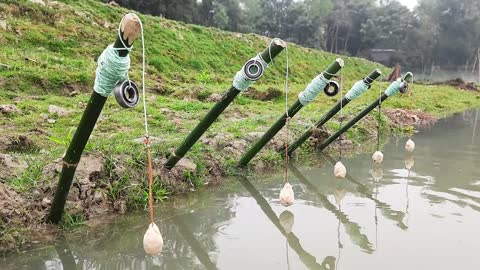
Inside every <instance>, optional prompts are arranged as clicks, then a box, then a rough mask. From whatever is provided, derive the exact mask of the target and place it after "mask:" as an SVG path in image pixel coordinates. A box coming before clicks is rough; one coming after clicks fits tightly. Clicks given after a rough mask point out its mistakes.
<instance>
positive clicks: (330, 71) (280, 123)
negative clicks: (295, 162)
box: [239, 58, 343, 166]
mask: <svg viewBox="0 0 480 270" xmlns="http://www.w3.org/2000/svg"><path fill="white" fill-rule="evenodd" d="M342 67H343V60H342V59H340V58H337V59H336V60H335V61H334V62H333V63H331V64H330V66H328V68H327V69H326V70H325V71H324V72H322V73H321V74H320V75H319V76H323V78H325V79H326V80H330V79H331V78H332V77H333V75H335V74H336V73H337V72H338V71H339V70H340V69H341V68H342ZM316 79H317V78H315V79H314V80H316ZM313 82H314V81H312V83H310V85H309V86H307V88H308V89H312V88H310V86H312V85H313ZM316 90H322V89H316ZM306 91H307V89H306ZM306 91H304V92H306ZM304 92H302V93H304ZM302 93H300V95H302ZM300 95H299V98H298V99H297V101H295V103H293V105H292V106H291V107H290V108H289V109H288V115H287V113H284V114H283V115H282V116H281V117H280V118H279V119H278V120H277V121H276V122H275V123H274V124H273V125H272V126H271V127H270V129H269V130H267V132H265V134H263V136H262V137H261V138H260V139H259V140H258V141H257V142H256V143H255V144H254V145H253V146H252V147H250V148H249V149H248V150H247V152H246V153H245V154H244V155H243V156H242V158H241V159H240V161H239V166H246V165H247V164H248V163H249V162H250V160H252V158H254V157H255V155H257V153H258V152H260V150H262V148H263V147H264V146H265V145H266V144H267V143H268V142H269V141H270V140H271V139H272V138H273V137H274V136H275V135H276V134H277V133H278V132H279V131H280V130H281V129H282V128H283V127H284V126H285V123H286V119H287V117H290V118H292V117H293V116H295V114H297V112H298V111H300V109H302V108H303V106H306V105H307V104H308V103H310V102H311V100H310V101H302V98H301V96H300ZM309 95H311V94H309ZM314 97H315V96H311V99H313V98H314Z"/></svg>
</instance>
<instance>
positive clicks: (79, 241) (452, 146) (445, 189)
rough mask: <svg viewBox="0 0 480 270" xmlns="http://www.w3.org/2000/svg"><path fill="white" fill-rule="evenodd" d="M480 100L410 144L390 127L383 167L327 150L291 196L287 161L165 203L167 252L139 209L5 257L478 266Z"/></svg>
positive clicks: (31, 262)
mask: <svg viewBox="0 0 480 270" xmlns="http://www.w3.org/2000/svg"><path fill="white" fill-rule="evenodd" d="M479 111H480V110H473V111H468V112H465V113H461V114H456V115H454V116H452V117H450V118H448V119H445V120H441V121H439V122H438V123H437V124H435V125H434V126H432V127H430V128H427V129H424V130H421V131H420V132H419V133H417V134H415V136H414V138H413V139H414V141H415V143H416V149H415V152H414V153H413V155H409V154H407V153H406V152H405V150H404V145H405V141H406V139H404V138H402V139H398V140H397V139H395V138H393V139H391V140H390V142H389V143H387V144H386V145H385V146H384V147H383V149H382V151H383V153H384V154H385V159H384V162H383V164H382V165H381V166H380V167H375V166H374V165H373V163H372V161H371V154H360V155H356V156H354V157H352V158H344V159H343V162H344V164H345V165H346V166H347V169H348V173H349V174H348V176H347V178H346V179H344V180H338V179H336V178H335V177H334V176H333V164H332V162H335V161H334V160H333V158H331V157H328V156H319V157H318V158H317V159H316V160H315V161H313V162H311V163H309V165H308V166H304V165H302V164H298V163H297V164H295V163H294V164H293V166H291V168H290V182H291V184H292V185H293V188H294V190H295V195H296V202H295V204H294V205H293V206H290V207H288V208H285V207H283V206H281V205H280V204H279V202H278V194H279V192H280V189H281V187H282V181H283V176H282V174H281V173H278V174H273V175H271V176H269V177H268V178H261V179H260V178H249V179H246V178H238V179H234V180H232V181H230V183H227V184H225V185H223V186H220V187H216V188H214V189H210V190H205V191H202V192H198V193H195V194H191V195H189V196H186V197H179V198H175V199H173V200H171V201H169V202H167V203H163V204H161V205H158V206H157V207H156V218H157V224H159V227H160V230H161V232H162V234H163V237H164V239H165V245H164V249H163V253H162V255H161V256H159V257H149V256H146V255H145V254H144V251H143V246H142V239H143V234H144V232H145V230H146V228H147V225H148V214H147V212H141V213H133V214H129V215H126V216H124V217H118V218H116V219H115V221H114V222H113V223H112V224H109V225H107V226H104V227H101V229H95V230H91V229H90V228H81V229H79V230H77V231H75V232H73V233H68V234H67V235H65V236H64V238H63V240H59V242H58V244H57V245H52V246H45V247H41V248H37V249H34V250H30V251H27V252H24V253H21V254H14V255H11V256H9V257H7V258H3V259H1V260H0V263H1V264H0V269H386V268H388V269H389V270H393V269H480V261H479V260H478V257H477V256H478V252H479V250H480V233H479V230H480V163H479V160H480V135H479V133H480V119H479V118H480V117H479V114H480V113H479ZM413 163H414V164H413ZM412 164H413V167H412V168H411V169H410V170H408V169H406V166H407V167H410V165H412ZM382 174H383V176H382ZM372 175H373V176H372ZM380 176H381V179H379V178H380Z"/></svg>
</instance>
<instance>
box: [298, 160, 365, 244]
mask: <svg viewBox="0 0 480 270" xmlns="http://www.w3.org/2000/svg"><path fill="white" fill-rule="evenodd" d="M290 171H291V172H292V173H293V175H295V177H296V178H297V179H298V181H299V182H300V183H302V184H304V185H305V186H307V188H308V190H309V191H311V192H313V193H314V194H315V195H316V196H317V197H318V199H319V201H320V203H321V206H322V207H323V208H325V209H327V210H328V211H330V212H332V213H333V214H334V215H335V216H336V217H337V219H338V220H339V221H340V222H341V223H342V224H343V225H344V226H345V231H346V233H347V234H348V235H349V236H350V239H351V240H352V242H353V243H354V244H356V245H357V246H359V247H360V248H362V249H363V250H364V251H366V252H369V253H371V252H372V251H373V249H372V244H371V243H370V241H369V240H368V237H367V236H366V235H365V234H363V233H361V231H360V226H359V225H358V224H357V223H355V222H352V221H350V220H349V218H348V216H347V215H346V214H345V213H343V212H342V211H341V209H337V207H336V206H335V205H334V204H332V203H331V202H330V201H329V200H328V198H327V196H325V195H323V194H322V193H321V191H320V188H318V186H316V185H314V184H313V183H312V182H310V181H309V180H308V179H307V178H306V177H305V176H304V175H303V174H302V173H301V172H300V170H298V169H297V167H296V166H295V165H293V163H290Z"/></svg>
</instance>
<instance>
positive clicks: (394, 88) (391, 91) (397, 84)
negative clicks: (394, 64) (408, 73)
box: [385, 78, 404, 97]
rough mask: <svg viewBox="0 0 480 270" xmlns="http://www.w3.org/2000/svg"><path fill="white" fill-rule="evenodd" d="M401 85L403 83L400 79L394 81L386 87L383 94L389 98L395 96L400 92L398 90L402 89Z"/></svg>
mask: <svg viewBox="0 0 480 270" xmlns="http://www.w3.org/2000/svg"><path fill="white" fill-rule="evenodd" d="M403 83H404V81H403V79H402V78H398V79H396V80H395V81H393V82H392V83H391V84H390V85H389V86H388V88H387V90H385V94H386V95H387V96H389V97H391V96H393V95H395V94H397V93H398V92H400V88H402V87H403Z"/></svg>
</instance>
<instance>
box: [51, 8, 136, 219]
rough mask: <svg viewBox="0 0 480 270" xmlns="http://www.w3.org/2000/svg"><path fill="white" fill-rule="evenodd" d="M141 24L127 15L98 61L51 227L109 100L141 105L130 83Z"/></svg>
mask: <svg viewBox="0 0 480 270" xmlns="http://www.w3.org/2000/svg"><path fill="white" fill-rule="evenodd" d="M140 24H141V22H140V20H139V18H138V17H137V16H136V15H135V14H133V13H129V14H127V15H125V16H124V17H123V18H122V21H121V23H120V27H119V29H118V35H117V39H116V40H115V43H114V44H113V46H112V45H110V46H108V47H107V48H106V49H105V50H104V52H103V53H102V54H101V55H100V57H99V58H98V61H97V62H98V64H99V65H98V67H97V74H96V78H95V86H94V91H93V93H92V95H91V97H90V100H89V102H88V103H87V107H86V108H85V111H84V112H83V116H82V119H81V120H80V123H79V124H78V127H77V130H76V131H75V134H74V135H73V138H72V141H71V142H70V145H69V146H68V149H67V151H66V153H65V155H64V157H63V166H62V171H61V173H60V180H59V181H58V184H57V189H56V191H55V196H54V198H53V201H52V205H51V208H50V212H49V214H48V216H47V221H48V222H50V223H54V224H58V223H59V222H60V221H61V219H62V215H63V210H64V208H65V202H66V200H67V196H68V193H69V191H70V187H71V186H72V181H73V177H74V175H75V171H76V169H77V166H78V163H79V162H80V158H81V156H82V153H83V150H84V149H85V146H86V145H87V142H88V139H89V138H90V135H91V134H92V131H93V128H94V127H95V125H96V123H97V120H98V117H99V116H100V113H101V112H102V109H103V106H104V105H105V102H106V101H107V98H108V97H109V96H110V95H111V93H112V92H113V91H115V97H116V99H117V101H119V104H120V105H121V106H122V107H124V108H131V107H133V106H135V105H136V104H137V103H138V99H139V98H138V96H139V95H138V88H137V86H136V85H135V83H133V82H132V81H130V80H128V70H129V68H130V58H129V51H130V50H131V49H132V45H133V42H134V41H135V40H136V39H137V37H138V36H139V34H140V29H141V25H140ZM119 99H120V100H119Z"/></svg>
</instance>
